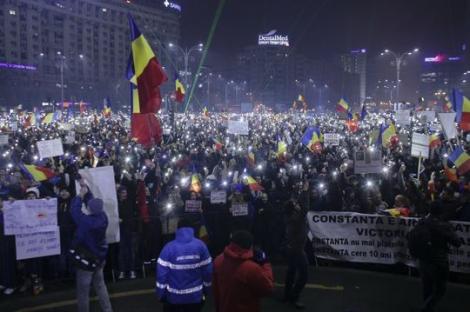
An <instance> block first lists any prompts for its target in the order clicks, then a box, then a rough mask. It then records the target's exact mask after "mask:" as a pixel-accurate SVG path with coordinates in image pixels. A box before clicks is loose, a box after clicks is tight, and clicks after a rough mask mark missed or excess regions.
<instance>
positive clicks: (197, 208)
mask: <svg viewBox="0 0 470 312" xmlns="http://www.w3.org/2000/svg"><path fill="white" fill-rule="evenodd" d="M184 211H185V212H189V213H198V212H201V211H202V201H200V200H187V201H186V203H185V205H184Z"/></svg>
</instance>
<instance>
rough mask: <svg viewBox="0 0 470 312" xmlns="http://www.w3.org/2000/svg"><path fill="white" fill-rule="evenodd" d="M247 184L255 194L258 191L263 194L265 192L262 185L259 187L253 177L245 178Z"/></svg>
mask: <svg viewBox="0 0 470 312" xmlns="http://www.w3.org/2000/svg"><path fill="white" fill-rule="evenodd" d="M245 184H246V185H248V187H249V188H250V190H252V191H255V192H256V191H259V192H261V191H263V190H264V188H263V187H262V186H261V185H259V184H258V182H256V180H255V179H253V177H252V176H246V178H245Z"/></svg>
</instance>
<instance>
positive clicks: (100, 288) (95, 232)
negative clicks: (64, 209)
mask: <svg viewBox="0 0 470 312" xmlns="http://www.w3.org/2000/svg"><path fill="white" fill-rule="evenodd" d="M84 204H85V206H84V209H83V210H84V211H82V206H83V205H84ZM71 206H72V209H71V214H72V218H73V220H74V222H75V224H76V226H77V230H76V232H75V237H74V241H73V243H72V246H73V248H72V249H73V250H74V251H75V253H74V257H76V259H79V258H78V257H79V254H80V255H87V256H86V257H82V259H80V260H79V261H81V262H80V264H83V266H82V265H81V266H80V267H77V268H76V269H77V301H78V311H79V312H88V311H89V296H90V284H91V283H92V282H93V286H94V288H95V292H96V294H97V295H98V298H99V302H100V305H101V310H102V311H104V312H112V307H111V302H110V301H109V295H108V290H107V289H106V285H105V283H104V278H103V267H104V263H105V259H106V254H107V252H108V244H107V243H106V228H107V227H108V218H107V216H106V213H105V212H104V211H103V200H101V199H99V198H93V195H92V194H91V192H90V191H89V189H88V187H87V186H86V185H82V186H81V189H80V194H79V195H78V196H76V197H75V198H74V199H73V200H72V205H71ZM80 251H83V252H80ZM91 263H94V264H96V267H93V266H92V267H87V265H90V264H91Z"/></svg>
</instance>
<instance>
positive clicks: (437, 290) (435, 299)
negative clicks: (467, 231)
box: [408, 201, 461, 312]
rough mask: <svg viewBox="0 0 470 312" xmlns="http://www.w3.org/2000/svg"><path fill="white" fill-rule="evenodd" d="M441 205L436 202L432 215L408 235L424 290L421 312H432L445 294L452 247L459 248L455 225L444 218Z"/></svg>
mask: <svg viewBox="0 0 470 312" xmlns="http://www.w3.org/2000/svg"><path fill="white" fill-rule="evenodd" d="M442 207H443V206H442V203H441V202H440V201H436V202H433V203H432V204H431V206H430V208H429V214H428V215H427V216H426V217H425V218H424V219H422V220H420V221H419V222H418V224H417V225H416V226H415V227H414V228H413V229H412V230H411V231H410V233H409V234H408V247H409V250H410V254H411V255H412V256H413V257H415V258H417V260H418V263H419V271H420V274H421V280H422V286H423V300H424V303H423V307H422V309H421V312H433V311H435V308H436V306H437V305H438V303H439V301H440V300H441V299H442V297H443V296H444V294H445V292H446V285H447V277H448V274H449V259H448V254H449V245H452V246H454V247H459V246H460V244H461V243H460V241H459V238H458V237H457V235H456V234H455V232H454V230H453V228H452V225H451V224H450V223H449V222H447V221H444V220H443V218H442V215H443V209H442Z"/></svg>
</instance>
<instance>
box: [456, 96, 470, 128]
mask: <svg viewBox="0 0 470 312" xmlns="http://www.w3.org/2000/svg"><path fill="white" fill-rule="evenodd" d="M452 95H453V96H452V99H453V102H454V110H455V112H456V113H457V116H456V119H457V123H458V124H459V126H460V129H462V130H464V131H470V100H469V99H468V98H467V97H466V96H464V95H463V94H462V93H460V92H459V91H458V90H456V89H454V90H453V91H452Z"/></svg>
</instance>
